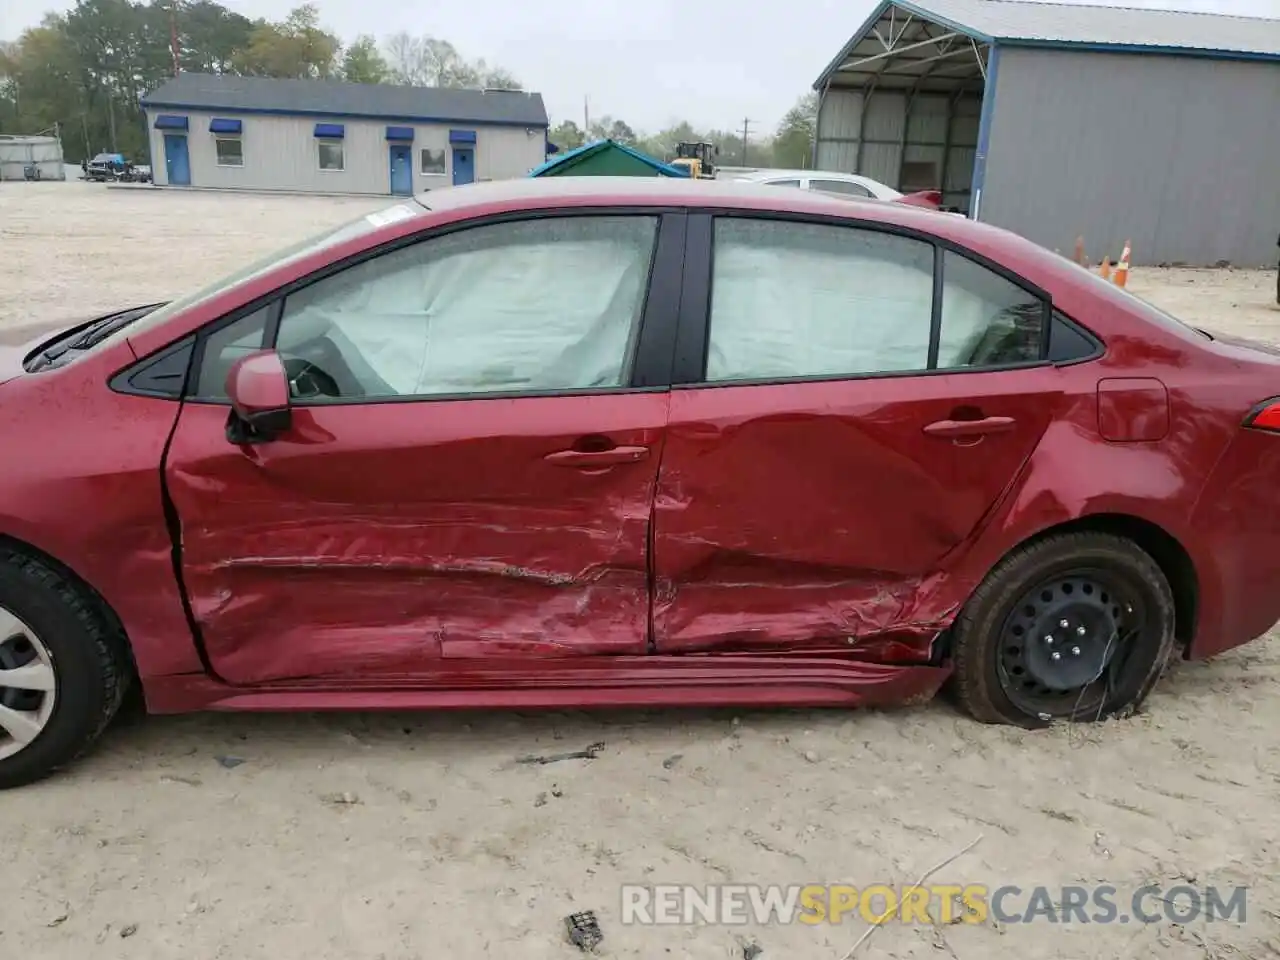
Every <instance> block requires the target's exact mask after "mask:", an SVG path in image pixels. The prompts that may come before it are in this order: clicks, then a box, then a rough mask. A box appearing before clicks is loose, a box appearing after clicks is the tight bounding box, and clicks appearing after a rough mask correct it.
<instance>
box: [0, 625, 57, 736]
mask: <svg viewBox="0 0 1280 960" xmlns="http://www.w3.org/2000/svg"><path fill="white" fill-rule="evenodd" d="M57 690H58V684H57V677H56V675H55V674H54V670H53V660H52V659H51V658H50V656H49V651H48V650H47V649H46V648H45V646H44V644H43V643H41V642H40V638H39V637H38V636H36V633H35V631H34V630H32V629H31V628H30V627H29V626H27V625H26V624H25V623H23V622H22V621H21V620H19V619H18V618H17V616H15V615H14V614H13V613H11V612H10V611H9V610H7V609H5V608H4V607H0V760H4V759H6V758H8V757H11V756H13V755H14V754H15V753H17V752H18V751H20V750H22V749H23V748H24V747H26V746H27V744H29V743H31V741H33V740H35V738H36V737H38V736H39V735H40V733H41V732H42V731H43V730H44V728H45V727H46V726H47V725H48V723H49V718H50V717H51V716H53V706H54V702H55V700H56V699H57Z"/></svg>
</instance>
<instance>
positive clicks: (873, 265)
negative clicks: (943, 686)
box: [653, 211, 1061, 656]
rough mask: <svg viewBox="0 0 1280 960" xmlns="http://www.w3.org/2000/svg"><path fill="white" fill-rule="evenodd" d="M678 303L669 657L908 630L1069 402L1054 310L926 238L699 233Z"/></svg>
mask: <svg viewBox="0 0 1280 960" xmlns="http://www.w3.org/2000/svg"><path fill="white" fill-rule="evenodd" d="M684 284H685V289H684V303H683V306H682V311H681V327H680V334H679V345H678V349H677V354H676V366H675V370H674V372H673V378H674V382H675V385H674V387H673V391H672V395H671V396H672V399H671V417H670V421H669V426H668V436H667V442H666V452H665V454H664V458H663V464H662V470H661V472H660V475H659V479H658V496H657V500H656V508H655V528H654V554H653V564H654V572H655V590H656V600H655V608H654V641H655V644H656V648H657V650H658V651H659V652H668V653H673V652H689V651H697V650H734V649H737V650H771V649H775V650H776V649H805V648H808V649H814V648H830V647H832V646H839V647H840V648H841V649H848V648H849V646H850V644H853V645H858V644H860V643H862V641H864V640H865V639H867V638H870V637H873V636H876V635H878V634H879V635H883V634H886V633H889V632H892V631H893V630H894V629H895V628H896V627H898V626H901V625H902V624H904V623H910V622H912V620H913V618H914V617H916V616H917V612H918V609H919V608H920V604H921V602H922V599H923V598H924V597H925V596H926V595H927V593H928V591H929V589H930V584H931V583H933V582H934V580H935V578H936V577H938V575H939V574H945V571H946V569H947V564H948V558H949V556H952V555H954V553H955V552H956V551H957V548H959V547H960V546H961V545H962V544H963V543H964V542H965V541H966V538H968V537H970V535H971V534H972V533H973V532H974V530H975V528H976V527H977V526H978V524H979V523H980V521H981V520H982V518H983V516H984V514H986V513H987V511H988V510H990V508H991V507H992V505H993V504H994V503H996V502H997V500H998V499H999V498H1000V496H1001V493H1002V492H1003V491H1004V490H1005V489H1006V488H1007V487H1008V486H1009V485H1010V484H1011V482H1012V481H1013V480H1014V478H1015V476H1016V475H1017V474H1018V471H1019V469H1020V467H1021V466H1022V465H1023V463H1024V462H1025V461H1026V460H1027V458H1028V457H1029V455H1030V454H1031V452H1032V451H1033V450H1034V449H1035V447H1036V445H1037V443H1038V442H1039V440H1040V437H1041V435H1042V434H1043V433H1044V431H1045V429H1046V427H1047V425H1048V424H1049V422H1050V420H1051V417H1052V415H1053V412H1054V409H1055V404H1056V403H1057V402H1058V400H1059V398H1060V396H1061V392H1060V390H1059V387H1058V382H1059V377H1058V376H1057V374H1058V371H1057V370H1056V369H1055V368H1054V367H1053V366H1052V365H1051V364H1049V363H1048V362H1047V361H1046V359H1045V358H1046V357H1047V347H1046V344H1045V340H1046V339H1047V337H1046V332H1047V330H1048V328H1049V323H1050V306H1049V300H1048V298H1047V296H1046V295H1045V294H1043V293H1042V292H1041V291H1039V290H1037V289H1035V288H1034V287H1032V286H1030V285H1028V284H1025V283H1024V282H1022V281H1020V280H1019V279H1017V278H1015V277H1012V276H1010V275H1007V274H1005V273H1004V272H1003V271H1002V270H1001V269H1000V268H998V267H996V266H995V265H994V264H990V263H983V262H979V260H978V259H977V258H975V257H973V256H971V255H968V254H966V253H964V252H962V251H958V250H956V249H954V248H951V247H948V246H945V245H941V244H938V243H935V242H934V240H933V239H932V238H930V237H927V236H921V235H918V234H911V233H909V232H905V231H895V230H893V229H890V228H887V227H884V226H882V225H878V224H875V223H861V224H860V223H857V222H853V221H849V220H844V219H843V218H841V219H835V220H824V219H821V218H810V219H800V218H788V217H781V216H765V215H760V214H745V213H743V214H735V213H732V212H728V211H726V212H722V213H720V214H716V215H711V214H707V215H703V214H696V215H691V217H690V221H689V239H688V248H687V253H686V262H685V274H684ZM904 655H907V656H912V655H914V656H919V655H921V652H920V651H918V650H917V651H913V652H908V653H905V654H904Z"/></svg>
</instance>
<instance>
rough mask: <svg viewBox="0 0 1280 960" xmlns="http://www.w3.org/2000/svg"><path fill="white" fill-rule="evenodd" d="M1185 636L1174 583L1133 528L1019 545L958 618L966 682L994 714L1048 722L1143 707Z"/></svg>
mask: <svg viewBox="0 0 1280 960" xmlns="http://www.w3.org/2000/svg"><path fill="white" fill-rule="evenodd" d="M1173 645H1174V603H1173V595H1172V592H1171V590H1170V588H1169V584H1168V581H1167V580H1166V578H1165V576H1164V574H1163V573H1162V572H1161V570H1160V568H1159V566H1158V565H1157V564H1156V562H1155V561H1154V560H1152V558H1151V557H1150V555H1148V554H1147V553H1146V552H1145V551H1143V550H1142V549H1141V548H1139V547H1138V546H1137V545H1136V544H1134V543H1132V542H1131V541H1129V540H1126V539H1124V538H1122V537H1117V536H1114V535H1111V534H1104V533H1068V534H1061V535H1058V536H1051V537H1047V538H1045V539H1043V540H1040V541H1037V542H1035V543H1032V544H1030V545H1028V546H1026V547H1023V548H1021V549H1019V550H1016V551H1014V552H1013V553H1012V554H1011V555H1010V556H1008V557H1006V558H1005V559H1004V560H1003V561H1001V563H1000V564H999V565H998V566H997V567H996V568H995V569H994V570H992V571H991V573H990V574H989V575H988V576H987V578H986V579H985V580H984V581H983V583H982V584H981V586H979V588H978V589H977V590H976V591H975V592H974V595H973V597H972V598H970V600H969V602H968V604H966V606H965V608H964V610H963V611H962V612H961V615H960V617H959V618H958V619H957V622H956V628H955V632H954V646H953V650H954V659H955V666H956V676H955V689H956V692H957V694H958V696H959V699H960V702H961V705H962V706H964V707H965V709H966V710H967V711H968V712H970V713H971V714H973V715H974V716H975V717H976V718H978V719H980V720H984V721H988V722H1005V723H1016V724H1019V725H1022V726H1033V727H1034V726H1041V725H1044V724H1047V723H1050V722H1052V721H1054V720H1063V719H1067V720H1100V719H1103V718H1105V717H1108V716H1112V715H1115V714H1117V713H1122V712H1125V711H1128V710H1132V709H1135V708H1136V707H1137V706H1138V705H1140V704H1141V702H1142V701H1143V700H1144V699H1145V698H1146V696H1147V694H1148V693H1150V691H1151V688H1152V687H1153V686H1154V685H1155V682H1156V680H1157V679H1158V678H1159V676H1160V673H1161V672H1162V670H1163V668H1164V665H1165V663H1166V662H1167V661H1168V659H1169V656H1170V653H1171V651H1172V649H1173Z"/></svg>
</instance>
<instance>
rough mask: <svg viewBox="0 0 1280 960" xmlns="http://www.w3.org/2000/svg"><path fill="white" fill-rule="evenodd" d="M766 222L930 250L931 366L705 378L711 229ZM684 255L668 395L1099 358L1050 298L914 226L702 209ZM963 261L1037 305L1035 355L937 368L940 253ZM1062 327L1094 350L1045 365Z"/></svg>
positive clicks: (1091, 337) (1097, 344)
mask: <svg viewBox="0 0 1280 960" xmlns="http://www.w3.org/2000/svg"><path fill="white" fill-rule="evenodd" d="M722 219H726V220H727V219H732V220H769V221H782V222H784V223H793V224H797V225H799V224H809V225H819V226H830V227H842V228H845V229H849V230H861V231H869V232H872V233H883V234H891V235H893V236H899V237H904V238H907V239H911V240H918V241H920V242H922V243H927V244H929V245H931V246H932V247H933V298H932V304H931V311H930V318H929V353H928V361H927V362H928V366H927V367H926V368H924V369H919V370H885V371H873V372H867V373H846V374H832V373H821V374H812V375H801V376H794V377H767V378H757V379H750V380H747V379H744V380H707V379H706V368H707V357H708V353H709V348H710V339H711V298H712V295H713V293H714V291H713V289H712V278H713V274H714V267H715V223H716V221H717V220H722ZM686 236H687V240H686V254H685V264H684V279H683V292H682V297H681V304H680V325H679V329H678V331H677V335H676V353H675V364H674V367H673V369H672V371H671V385H672V389H685V390H688V389H710V388H719V389H723V388H728V387H752V386H757V387H758V386H768V385H774V384H789V383H822V382H832V381H844V380H870V379H883V378H889V377H893V378H901V377H926V376H928V377H932V376H940V375H964V376H970V375H975V374H983V373H999V372H1003V371H1010V370H1028V369H1034V368H1036V367H1046V366H1058V367H1061V366H1069V365H1072V364H1076V363H1084V362H1087V361H1089V360H1094V359H1097V358H1098V357H1099V356H1101V355H1102V352H1103V344H1102V341H1101V340H1099V339H1098V337H1097V336H1096V335H1095V334H1093V333H1092V332H1091V331H1090V330H1088V329H1086V328H1085V327H1083V326H1082V325H1080V324H1079V323H1077V322H1075V321H1074V320H1072V319H1071V318H1069V317H1067V316H1066V315H1064V314H1063V313H1062V312H1061V311H1059V310H1056V309H1055V308H1054V305H1053V297H1052V295H1051V294H1050V293H1049V292H1048V291H1047V290H1045V289H1043V288H1042V287H1040V286H1038V285H1037V284H1035V283H1034V282H1032V281H1031V280H1028V279H1027V278H1026V277H1024V276H1022V275H1020V274H1018V273H1015V272H1013V271H1012V270H1010V269H1009V268H1008V267H1005V266H1004V265H1003V264H1000V263H997V262H995V261H994V260H991V259H990V258H989V257H985V256H983V255H982V254H980V253H978V252H976V251H974V250H970V249H968V248H967V247H963V246H961V245H960V244H958V243H955V242H954V241H952V240H949V239H947V238H945V237H939V236H935V235H933V234H930V233H925V232H923V231H921V230H915V229H912V228H911V227H903V226H899V225H898V224H892V223H884V222H882V221H879V220H861V219H858V218H855V217H834V216H830V215H824V214H813V213H797V212H791V211H771V210H742V209H736V208H732V207H721V208H716V207H700V208H696V209H692V208H691V209H690V210H689V219H688V224H687V226H686ZM946 253H951V254H955V255H957V256H961V257H964V258H965V259H966V260H970V261H972V262H973V263H975V264H977V265H978V266H980V267H983V268H985V269H987V270H989V271H991V272H992V273H994V274H996V275H997V276H999V277H1001V278H1003V279H1005V280H1007V281H1009V282H1010V283H1012V284H1013V285H1014V286H1017V287H1020V288H1021V289H1022V290H1024V291H1026V292H1027V293H1028V294H1030V295H1031V296H1033V297H1035V298H1036V299H1038V300H1039V301H1040V302H1041V307H1042V310H1043V316H1042V319H1041V328H1040V357H1039V358H1038V359H1035V360H1024V361H1020V362H1018V363H1007V364H999V365H992V366H981V367H939V366H937V362H938V349H939V345H940V343H941V335H942V298H943V291H944V289H945V283H944V276H943V271H944V267H943V264H944V261H945V254H946ZM1059 323H1061V324H1065V325H1066V326H1067V327H1069V328H1071V329H1072V330H1073V331H1074V332H1076V333H1078V334H1080V336H1082V337H1083V338H1084V339H1085V340H1086V341H1088V342H1089V343H1090V344H1091V345H1092V346H1093V348H1094V349H1093V351H1092V352H1091V353H1089V354H1088V355H1087V356H1080V357H1073V358H1071V359H1069V360H1063V361H1057V362H1054V361H1052V360H1050V359H1049V354H1050V340H1051V337H1052V335H1053V327H1054V326H1055V325H1056V324H1059Z"/></svg>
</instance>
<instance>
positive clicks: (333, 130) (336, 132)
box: [316, 123, 344, 140]
mask: <svg viewBox="0 0 1280 960" xmlns="http://www.w3.org/2000/svg"><path fill="white" fill-rule="evenodd" d="M343 132H344V131H343V127H342V124H340V123H317V124H316V136H317V137H324V138H325V139H326V140H341V139H342V137H343Z"/></svg>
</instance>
